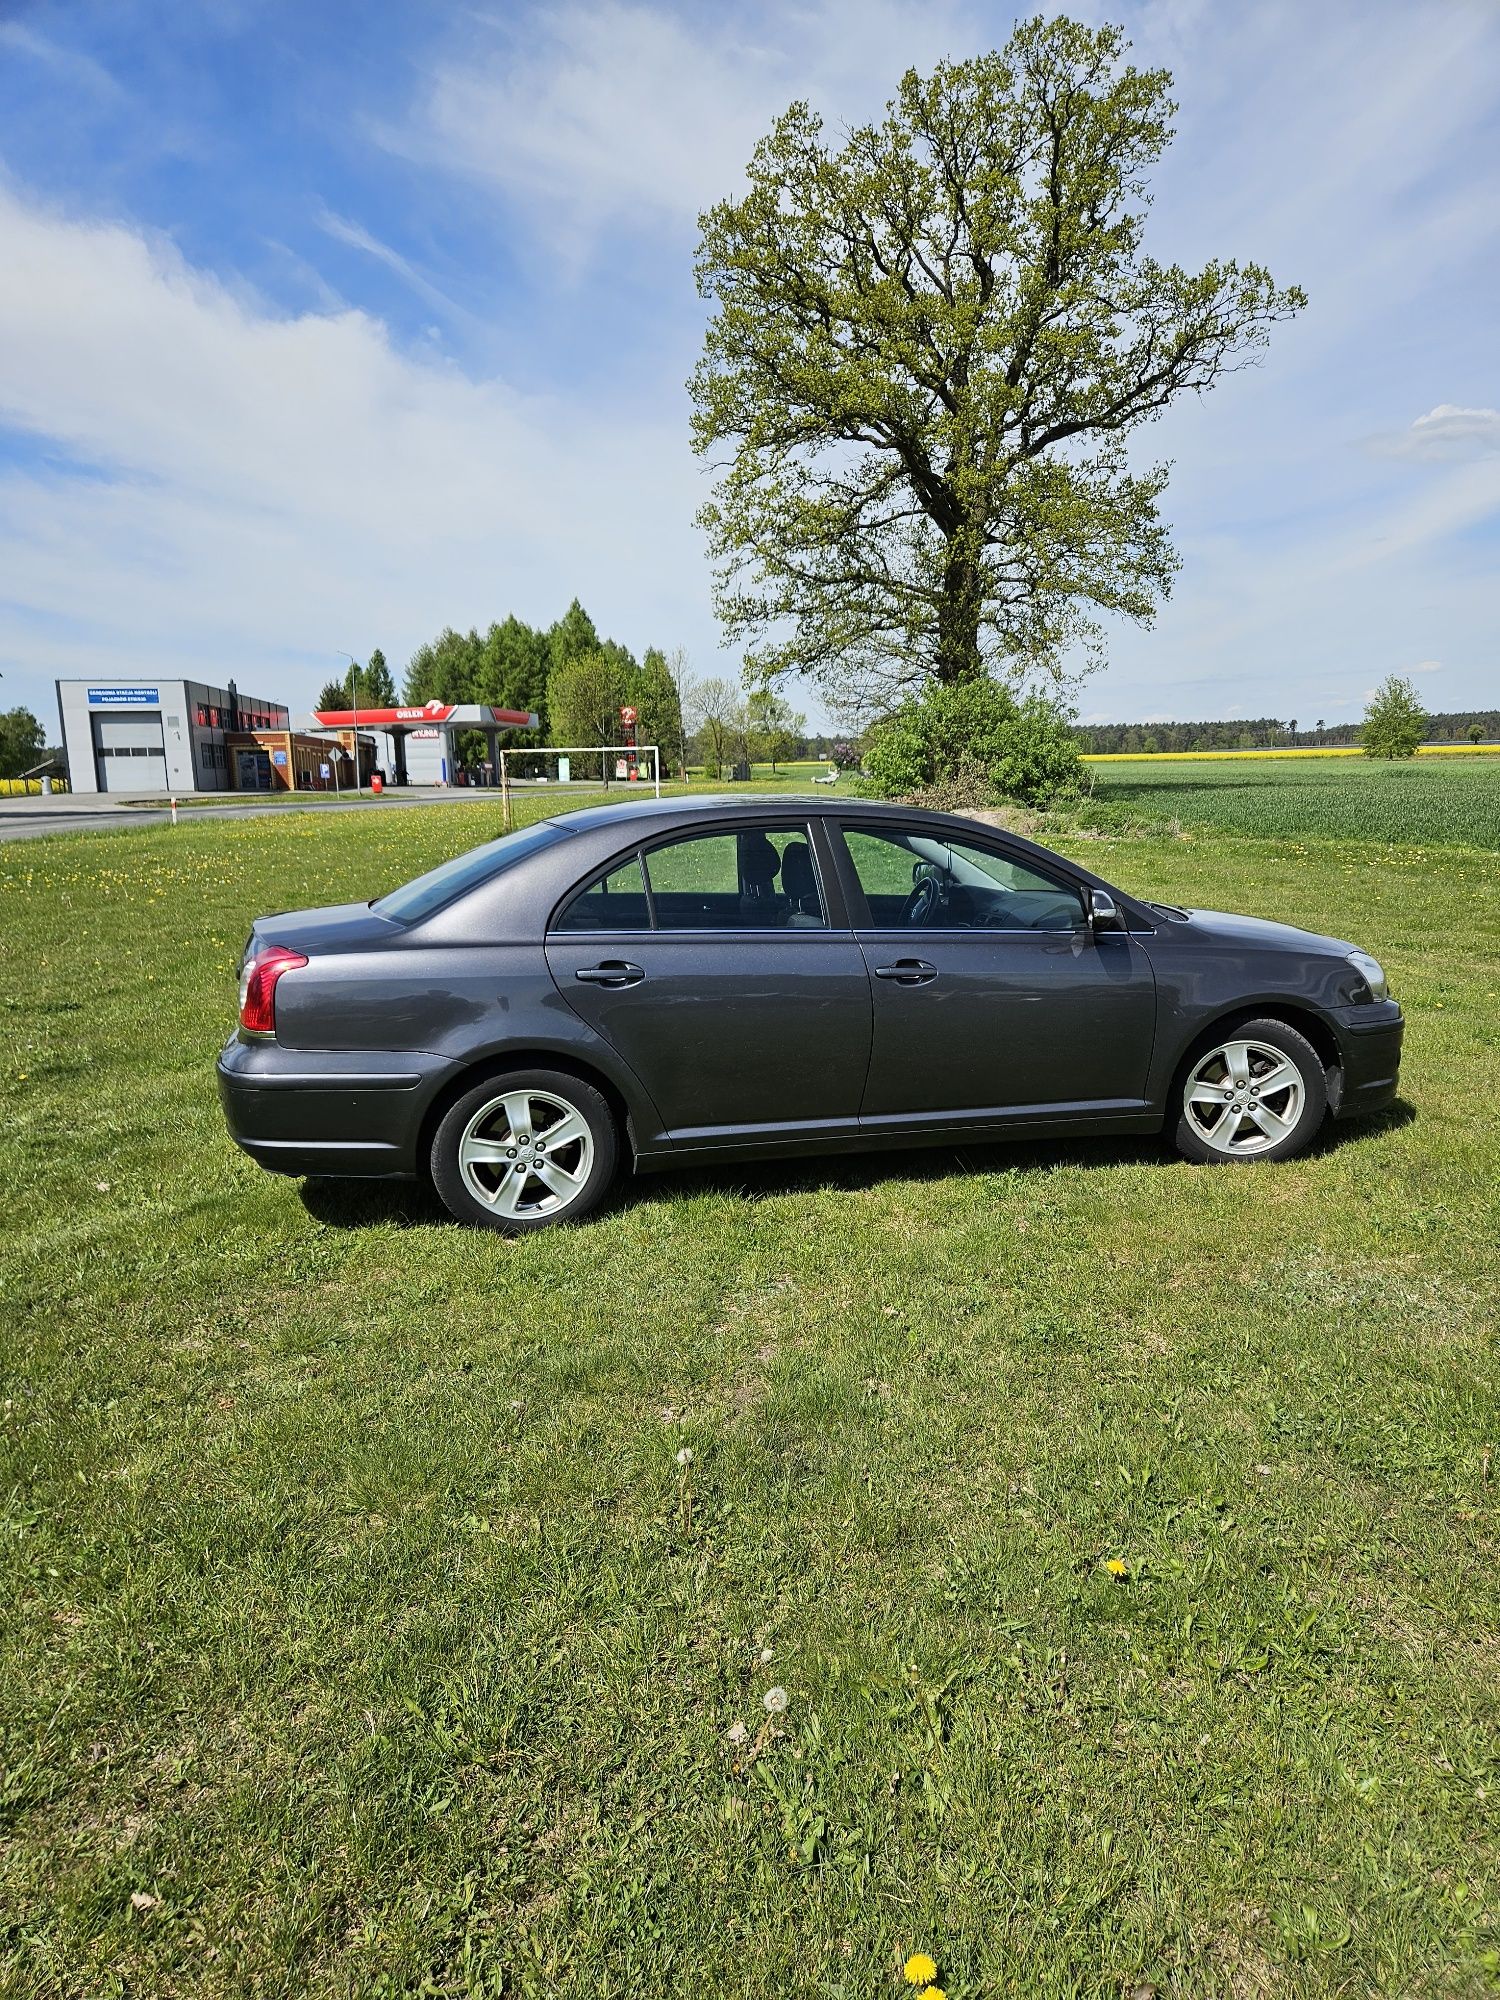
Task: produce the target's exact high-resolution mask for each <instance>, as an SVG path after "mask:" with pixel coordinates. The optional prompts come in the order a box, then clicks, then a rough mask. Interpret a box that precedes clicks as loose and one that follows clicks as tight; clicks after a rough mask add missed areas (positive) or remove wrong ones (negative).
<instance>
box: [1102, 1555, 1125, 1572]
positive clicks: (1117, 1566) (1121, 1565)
mask: <svg viewBox="0 0 1500 2000" xmlns="http://www.w3.org/2000/svg"><path fill="white" fill-rule="evenodd" d="M1104 1567H1105V1568H1106V1569H1107V1570H1108V1571H1109V1573H1110V1575H1111V1576H1129V1574H1130V1564H1129V1563H1128V1562H1121V1560H1120V1558H1119V1557H1118V1556H1111V1557H1110V1559H1109V1561H1108V1562H1107V1563H1106V1564H1105V1565H1104Z"/></svg>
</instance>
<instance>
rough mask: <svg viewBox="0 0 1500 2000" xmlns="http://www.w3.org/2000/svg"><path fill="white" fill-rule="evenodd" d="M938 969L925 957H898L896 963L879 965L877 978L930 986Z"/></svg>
mask: <svg viewBox="0 0 1500 2000" xmlns="http://www.w3.org/2000/svg"><path fill="white" fill-rule="evenodd" d="M937 976H938V969H937V967H936V966H935V965H930V964H929V963H928V961H927V960H926V959H925V958H898V959H897V960H896V963H895V964H894V965H877V966H876V968H875V977H876V978H877V979H894V980H895V982H896V984H897V985H898V986H930V985H931V983H932V981H933V980H934V979H936V978H937Z"/></svg>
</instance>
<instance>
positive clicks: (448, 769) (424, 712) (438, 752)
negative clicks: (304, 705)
mask: <svg viewBox="0 0 1500 2000" xmlns="http://www.w3.org/2000/svg"><path fill="white" fill-rule="evenodd" d="M310 720H311V724H312V726H313V727H314V728H315V729H329V730H333V729H337V730H341V731H342V730H357V731H361V732H362V731H364V730H370V731H375V730H379V731H381V732H383V733H384V734H385V735H386V736H387V737H388V738H389V740H390V752H391V762H392V764H393V765H394V767H395V769H394V778H395V782H396V783H397V784H398V785H404V784H406V783H408V775H407V739H408V738H409V737H419V738H420V737H436V738H437V739H438V742H437V744H435V745H433V744H420V743H419V744H418V745H416V746H415V748H416V749H417V750H419V751H422V752H424V753H425V752H427V751H428V750H430V751H431V752H432V756H431V758H430V759H429V758H428V757H427V756H426V755H425V754H424V755H423V756H422V757H421V758H420V759H419V768H420V769H421V775H420V776H417V777H415V778H414V779H413V780H411V782H416V783H421V784H439V785H447V784H451V783H453V781H454V778H455V776H456V773H457V767H458V765H457V757H456V755H455V752H454V743H453V739H454V736H455V735H456V734H457V733H458V731H459V730H460V729H479V730H482V731H483V732H484V734H485V736H486V737H487V739H488V741H489V755H490V764H491V766H495V765H497V764H498V763H499V760H500V737H501V734H502V732H504V731H507V730H512V729H537V728H540V726H541V717H540V716H539V715H533V714H532V713H531V712H530V710H529V709H524V708H491V707H490V706H489V705H488V704H487V703H483V702H477V701H427V702H422V703H421V704H420V705H419V704H416V703H409V704H407V705H405V706H403V707H400V708H366V707H364V705H363V704H361V705H360V706H359V707H358V708H320V709H315V710H314V711H313V714H312V716H311V718H310ZM429 763H430V764H431V767H432V768H431V769H430V770H429V769H427V768H426V767H427V765H428V764H429ZM492 775H493V772H492Z"/></svg>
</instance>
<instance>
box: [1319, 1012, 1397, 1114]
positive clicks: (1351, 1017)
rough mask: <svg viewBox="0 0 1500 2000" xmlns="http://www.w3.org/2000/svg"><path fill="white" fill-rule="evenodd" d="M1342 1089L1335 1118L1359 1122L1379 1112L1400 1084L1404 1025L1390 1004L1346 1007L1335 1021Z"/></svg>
mask: <svg viewBox="0 0 1500 2000" xmlns="http://www.w3.org/2000/svg"><path fill="white" fill-rule="evenodd" d="M1335 1025H1336V1028H1337V1033H1338V1040H1339V1054H1340V1056H1341V1057H1342V1059H1343V1072H1344V1077H1343V1088H1342V1090H1341V1091H1340V1093H1339V1100H1338V1103H1337V1104H1336V1105H1335V1107H1334V1116H1335V1117H1336V1118H1362V1117H1364V1116H1366V1115H1367V1114H1368V1113H1370V1112H1372V1111H1382V1110H1384V1108H1385V1107H1386V1105H1388V1104H1390V1103H1391V1102H1392V1101H1393V1100H1394V1098H1395V1095H1396V1091H1397V1087H1398V1085H1399V1083H1400V1080H1401V1041H1402V1037H1403V1035H1404V1034H1405V1032H1406V1022H1405V1020H1404V1018H1403V1016H1402V1013H1401V1009H1400V1007H1399V1006H1398V1005H1397V1004H1396V1002H1395V1001H1394V1000H1383V1001H1381V1002H1380V1003H1379V1004H1378V1005H1376V1006H1373V1007H1346V1008H1344V1009H1342V1010H1341V1012H1340V1013H1339V1015H1338V1018H1337V1021H1336V1024H1335Z"/></svg>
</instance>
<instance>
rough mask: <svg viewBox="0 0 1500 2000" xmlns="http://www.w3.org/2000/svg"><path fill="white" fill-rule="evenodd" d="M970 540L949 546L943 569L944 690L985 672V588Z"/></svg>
mask: <svg viewBox="0 0 1500 2000" xmlns="http://www.w3.org/2000/svg"><path fill="white" fill-rule="evenodd" d="M967 539H968V538H967V537H966V536H963V535H960V536H957V537H955V538H954V539H953V540H952V541H950V542H949V544H948V559H947V562H946V564H945V566H944V569H943V601H942V604H941V606H940V607H939V610H938V643H937V678H938V679H939V680H940V681H941V682H942V683H943V685H944V686H945V687H951V686H953V685H954V684H955V683H956V682H958V681H970V680H977V679H978V677H979V676H980V674H982V673H983V672H984V662H983V661H982V660H981V658H980V654H979V620H980V617H981V615H982V613H983V609H984V586H983V582H982V579H981V575H980V569H979V564H978V563H977V562H975V560H974V558H973V556H972V555H970V554H969V552H968V548H967V546H966V543H967Z"/></svg>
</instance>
